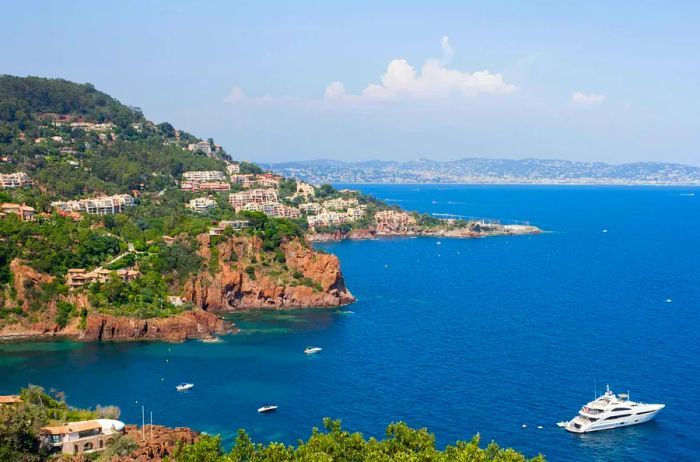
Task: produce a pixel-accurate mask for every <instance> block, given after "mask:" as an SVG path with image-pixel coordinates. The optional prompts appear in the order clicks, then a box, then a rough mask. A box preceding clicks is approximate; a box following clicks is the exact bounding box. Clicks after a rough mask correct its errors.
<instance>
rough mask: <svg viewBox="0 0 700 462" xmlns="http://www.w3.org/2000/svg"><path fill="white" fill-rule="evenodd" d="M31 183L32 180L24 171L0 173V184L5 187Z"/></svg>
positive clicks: (19, 186) (22, 185)
mask: <svg viewBox="0 0 700 462" xmlns="http://www.w3.org/2000/svg"><path fill="white" fill-rule="evenodd" d="M31 185H32V180H30V179H29V175H27V174H26V173H24V172H15V173H0V186H2V187H3V188H22V187H24V186H31Z"/></svg>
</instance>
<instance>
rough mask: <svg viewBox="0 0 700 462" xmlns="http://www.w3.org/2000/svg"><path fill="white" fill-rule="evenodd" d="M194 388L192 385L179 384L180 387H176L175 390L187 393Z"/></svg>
mask: <svg viewBox="0 0 700 462" xmlns="http://www.w3.org/2000/svg"><path fill="white" fill-rule="evenodd" d="M192 388H194V384H192V383H184V382H183V383H181V384H180V385H178V386H176V387H175V389H176V390H177V391H187V390H190V389H192Z"/></svg>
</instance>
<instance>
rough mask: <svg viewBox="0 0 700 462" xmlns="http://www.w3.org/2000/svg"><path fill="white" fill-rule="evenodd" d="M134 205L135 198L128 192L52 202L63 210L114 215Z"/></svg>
mask: <svg viewBox="0 0 700 462" xmlns="http://www.w3.org/2000/svg"><path fill="white" fill-rule="evenodd" d="M133 205H134V198H133V197H131V196H130V195H128V194H115V195H114V196H102V197H95V198H91V199H80V200H73V201H57V202H52V203H51V206H53V207H55V208H56V209H58V210H60V211H62V212H85V213H87V214H89V215H114V214H115V213H121V212H123V211H124V209H125V208H127V207H132V206H133Z"/></svg>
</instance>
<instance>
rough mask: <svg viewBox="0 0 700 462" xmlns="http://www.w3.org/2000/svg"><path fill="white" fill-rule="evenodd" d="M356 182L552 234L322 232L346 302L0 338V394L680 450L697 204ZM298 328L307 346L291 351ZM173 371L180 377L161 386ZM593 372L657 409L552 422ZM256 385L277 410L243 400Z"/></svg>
mask: <svg viewBox="0 0 700 462" xmlns="http://www.w3.org/2000/svg"><path fill="white" fill-rule="evenodd" d="M361 188H362V189H363V190H365V191H367V192H370V193H372V194H375V195H376V196H378V197H380V198H384V199H389V200H390V201H391V202H392V203H395V204H398V205H401V206H402V207H404V208H407V209H412V210H421V211H427V212H433V213H441V214H454V215H462V216H476V217H483V216H486V217H493V218H500V219H502V220H503V221H504V222H516V221H526V220H527V221H530V222H532V223H534V224H536V225H538V226H540V227H542V228H545V229H546V230H548V231H551V232H550V233H547V234H543V235H539V236H532V237H528V236H520V237H508V238H505V237H501V238H489V239H476V240H460V239H434V238H418V239H410V238H399V239H386V240H377V241H359V242H341V243H330V244H322V245H320V247H321V248H323V249H324V250H327V251H329V252H333V253H335V254H337V255H338V256H339V257H340V259H341V261H342V268H343V271H344V273H345V276H346V279H347V283H348V286H349V288H350V290H351V291H352V292H353V294H354V295H355V296H356V297H357V298H358V302H357V303H356V304H354V305H352V306H350V307H346V308H343V309H340V310H297V311H291V312H284V313H279V312H258V313H248V314H237V315H234V316H232V319H233V320H234V321H235V322H237V323H238V325H239V326H240V327H241V328H242V331H241V333H240V334H239V335H234V336H228V337H225V338H224V339H223V342H221V343H218V344H205V343H201V342H188V343H184V344H165V343H131V344H124V343H122V344H118V343H117V344H78V343H74V342H56V343H48V344H47V343H20V344H3V345H0V392H5V393H11V392H14V391H16V389H17V387H20V386H23V385H26V384H27V383H28V382H32V383H37V384H41V385H43V386H45V387H47V388H49V387H53V388H56V389H59V390H65V391H66V392H67V394H68V399H69V400H70V402H72V403H74V404H76V405H81V406H89V405H94V404H96V403H101V404H108V403H113V404H117V405H119V406H120V407H121V408H122V411H123V415H122V417H123V418H124V420H127V421H131V422H137V421H140V418H141V405H144V406H145V407H146V411H147V415H148V412H149V411H153V415H154V421H155V422H156V423H160V424H166V425H187V426H192V427H194V428H197V429H200V430H206V431H209V432H215V433H222V434H223V435H224V436H225V437H226V439H227V441H230V439H231V437H232V435H233V434H234V432H235V430H236V429H237V428H239V427H245V428H246V429H248V431H249V432H250V433H251V434H252V435H253V436H254V437H255V438H257V439H259V440H264V441H269V440H278V441H284V442H287V443H294V442H295V441H296V439H297V438H301V437H306V436H308V434H309V431H310V428H311V427H312V426H314V425H320V424H321V419H322V418H323V417H324V416H332V417H336V418H341V419H343V422H344V424H345V426H346V427H348V428H350V429H352V430H359V431H363V432H364V433H366V434H368V435H375V436H382V435H383V430H384V427H385V426H386V424H387V423H389V422H391V421H394V420H405V421H407V422H408V423H409V424H411V425H413V426H427V427H428V428H430V430H431V431H433V432H434V433H435V434H436V437H437V439H438V442H439V443H440V444H441V445H442V444H447V443H450V442H453V441H454V440H456V439H469V438H471V436H472V435H474V434H475V433H477V432H479V433H481V435H482V438H483V439H484V440H491V439H495V440H496V441H498V442H499V443H500V444H501V445H506V446H513V447H515V448H516V449H518V450H521V451H524V452H525V453H526V454H528V455H530V456H532V455H535V454H537V453H538V452H542V453H544V454H545V455H546V456H547V457H548V459H549V460H554V461H569V460H599V461H626V460H695V459H697V457H698V455H699V454H700V437H699V436H698V433H697V432H696V431H695V430H694V426H695V424H696V422H698V421H700V411H699V410H698V405H697V403H698V399H697V396H699V395H700V366H698V357H699V356H700V346H699V345H700V344H699V342H698V341H699V340H700V334H699V333H698V332H699V331H700V330H699V329H698V327H699V325H700V324H699V322H698V321H700V314H699V311H698V308H700V287H699V286H698V281H700V271H699V270H698V263H697V262H698V261H700V238H699V237H698V228H699V227H700V203H698V196H687V195H682V194H683V193H687V192H689V191H692V190H688V189H682V188H600V187H596V188H587V187H507V186H498V187H483V186H480V187H476V186H379V185H366V186H362V187H361ZM603 230H607V232H603ZM667 299H671V303H667ZM309 345H314V346H321V347H323V351H322V352H321V353H320V354H319V355H316V356H313V357H307V356H305V355H304V354H303V349H304V347H306V346H309ZM181 381H191V382H193V383H195V385H196V386H195V388H194V389H193V390H191V391H190V392H187V393H177V392H176V391H175V388H174V387H175V385H176V384H177V383H179V382H181ZM605 383H610V384H611V386H612V387H613V389H614V390H615V391H617V392H623V391H624V392H626V391H627V390H630V392H631V395H632V399H636V400H642V401H649V402H664V403H665V404H666V405H667V408H666V409H665V410H664V411H662V413H661V414H659V416H658V417H657V420H655V421H653V422H651V423H649V424H644V425H639V426H636V427H628V428H623V429H617V430H614V431H609V432H598V433H593V434H588V435H573V434H569V433H567V432H565V431H563V430H561V429H559V428H557V427H556V426H555V423H556V422H557V421H560V420H564V419H569V418H571V417H573V415H574V414H575V413H576V411H577V409H578V408H579V407H580V406H581V405H582V404H583V403H584V402H586V401H588V400H590V399H592V398H593V394H594V387H597V389H598V391H600V390H601V389H602V388H603V387H604V385H605ZM268 403H274V404H278V405H279V406H280V408H279V411H278V412H277V413H276V414H270V415H259V414H257V412H256V409H257V408H258V407H260V406H261V405H263V404H268ZM523 424H527V425H528V427H527V428H522V425H523ZM538 425H542V426H543V427H544V428H543V429H537V426H538Z"/></svg>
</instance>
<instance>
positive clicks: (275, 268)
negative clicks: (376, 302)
mask: <svg viewBox="0 0 700 462" xmlns="http://www.w3.org/2000/svg"><path fill="white" fill-rule="evenodd" d="M0 186H1V187H2V190H0V240H2V242H3V244H4V245H3V246H1V247H0V337H4V338H17V337H23V336H54V335H64V336H70V337H73V338H78V339H83V340H121V339H169V340H184V339H188V338H203V337H204V338H206V337H209V336H211V335H212V334H216V333H223V332H227V331H230V330H232V329H234V328H233V326H230V325H228V324H226V323H225V322H223V321H222V320H221V318H220V316H218V315H216V313H219V312H223V311H232V310H243V309H256V308H280V309H281V308H290V307H334V306H340V305H344V304H347V303H352V302H353V301H354V298H353V296H352V294H351V293H350V291H349V290H348V289H347V287H346V284H345V280H344V278H343V274H342V272H341V270H340V262H339V261H338V259H337V258H336V257H335V256H334V255H329V254H325V253H323V252H320V251H318V250H315V249H314V248H313V247H312V246H311V245H310V242H311V241H318V240H327V239H366V238H374V237H379V236H397V235H398V236H405V235H424V236H437V235H439V236H452V237H482V236H491V235H499V234H523V233H535V232H539V230H538V229H537V228H535V227H530V226H520V227H519V226H501V225H499V224H494V223H484V222H470V221H462V220H441V219H437V218H435V217H432V216H429V215H425V214H419V213H415V212H406V211H403V210H401V209H399V208H398V207H390V206H388V205H387V204H386V203H384V202H382V201H379V200H377V199H375V198H373V197H371V196H367V195H364V194H362V193H360V192H359V191H355V190H337V189H335V188H333V187H332V186H330V185H328V184H321V185H314V184H311V183H308V182H304V181H301V180H297V179H293V178H286V177H284V176H281V175H276V174H273V173H270V172H266V171H264V169H263V168H261V167H260V166H258V165H255V164H253V163H250V162H245V161H240V160H234V159H233V157H232V156H230V155H229V154H228V153H227V152H226V151H225V150H224V148H223V147H222V146H220V145H218V144H217V143H216V142H215V141H214V140H213V139H212V138H207V139H203V138H199V137H197V136H195V135H192V134H189V133H187V132H185V131H183V130H179V129H177V128H175V127H173V126H172V125H171V124H169V123H167V122H164V123H160V124H156V123H154V122H152V121H149V120H147V119H146V118H145V117H144V116H143V114H142V113H141V111H140V110H139V109H138V108H135V107H130V106H126V105H124V104H122V103H120V102H119V101H117V100H115V99H114V98H112V97H110V96H109V95H107V94H105V93H103V92H100V91H98V90H96V89H95V88H94V87H93V86H92V85H90V84H77V83H73V82H69V81H66V80H61V79H45V78H39V77H26V78H21V77H13V76H0Z"/></svg>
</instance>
